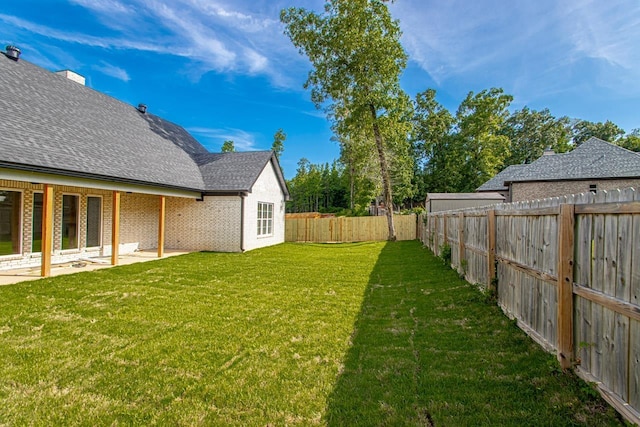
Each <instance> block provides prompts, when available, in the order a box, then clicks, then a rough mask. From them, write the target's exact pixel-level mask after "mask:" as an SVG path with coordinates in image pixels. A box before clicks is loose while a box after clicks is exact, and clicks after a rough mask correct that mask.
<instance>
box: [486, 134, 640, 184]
mask: <svg viewBox="0 0 640 427" xmlns="http://www.w3.org/2000/svg"><path fill="white" fill-rule="evenodd" d="M638 177H640V154H638V153H634V152H633V151H629V150H627V149H625V148H622V147H619V146H617V145H614V144H611V143H608V142H606V141H603V140H601V139H598V138H595V137H594V138H590V139H589V140H587V141H585V142H583V143H582V144H580V145H579V146H578V147H576V148H575V149H574V150H572V151H569V152H568V153H563V154H552V155H544V156H542V157H540V158H539V159H537V160H536V161H535V162H533V163H531V164H528V165H512V166H509V167H508V168H506V169H505V170H503V171H502V172H500V173H499V174H497V175H496V176H494V177H493V178H491V179H490V180H489V181H487V182H485V183H484V184H482V185H481V186H480V187H478V189H477V190H476V191H501V190H507V185H508V184H509V183H511V182H530V181H569V180H585V179H617V178H638Z"/></svg>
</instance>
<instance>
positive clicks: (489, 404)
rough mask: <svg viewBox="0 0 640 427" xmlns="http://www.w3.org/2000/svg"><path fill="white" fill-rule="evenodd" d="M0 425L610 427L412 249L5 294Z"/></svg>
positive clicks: (268, 260)
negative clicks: (579, 426) (513, 426)
mask: <svg viewBox="0 0 640 427" xmlns="http://www.w3.org/2000/svg"><path fill="white" fill-rule="evenodd" d="M0 425H236V426H276V425H278V426H280V425H301V426H307V425H329V426H343V425H344V426H357V425H362V426H376V425H381V426H382V425H383V426H403V425H407V426H414V425H415V426H430V425H435V426H464V425H473V426H477V425H516V426H521V425H530V426H542V425H553V426H562V425H589V426H597V425H620V421H619V420H618V418H617V417H616V414H615V411H613V410H612V409H611V408H609V407H607V406H606V404H604V403H603V402H602V401H601V400H600V399H599V398H596V397H594V392H593V390H592V389H591V388H590V387H589V386H588V385H587V384H585V383H583V382H581V381H579V380H577V379H576V378H575V377H573V376H571V375H567V374H564V373H562V372H560V371H559V370H558V369H557V368H556V364H555V361H554V357H553V356H551V355H548V354H546V353H544V352H543V351H541V350H540V349H539V348H538V347H537V346H536V345H535V344H533V343H532V341H531V340H529V339H528V338H527V337H526V336H525V335H524V334H523V333H522V332H521V331H520V330H518V329H517V328H516V327H515V326H514V324H513V322H511V321H509V320H508V319H506V318H505V317H504V316H503V315H502V314H501V313H500V311H499V310H498V309H497V307H495V306H493V305H490V304H488V303H486V302H485V301H484V297H483V296H482V295H481V294H480V293H479V292H478V291H477V290H476V289H475V288H473V287H472V286H470V285H467V284H466V283H465V282H463V281H461V280H459V279H458V278H457V275H456V273H454V272H453V271H451V270H450V269H448V268H445V267H444V266H443V264H442V263H441V262H440V261H439V260H438V259H436V258H434V257H433V256H431V255H430V254H429V253H428V252H427V251H426V250H424V249H422V248H421V247H420V244H419V243H418V242H398V243H392V244H391V243H389V244H387V243H365V244H348V245H296V244H285V245H280V246H276V247H271V248H266V249H261V250H256V251H252V252H249V253H246V254H217V253H196V254H190V255H185V256H180V257H173V258H169V259H165V260H161V261H153V262H148V263H140V264H134V265H130V266H124V267H117V268H112V269H106V270H100V271H96V272H87V273H79V274H75V275H71V276H61V277H57V278H52V279H46V280H39V281H35V282H25V283H21V284H18V285H11V286H5V287H0Z"/></svg>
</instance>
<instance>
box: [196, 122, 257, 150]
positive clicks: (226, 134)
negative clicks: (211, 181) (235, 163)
mask: <svg viewBox="0 0 640 427" xmlns="http://www.w3.org/2000/svg"><path fill="white" fill-rule="evenodd" d="M187 130H188V131H189V132H190V133H192V134H193V135H195V136H197V137H200V138H202V139H203V140H204V141H203V143H204V145H205V146H207V147H209V148H211V149H214V151H215V150H217V151H219V150H220V147H222V143H223V142H224V141H227V140H231V141H233V145H234V147H235V149H236V151H252V150H256V149H257V148H256V140H255V136H254V135H253V134H251V133H249V132H246V131H244V130H241V129H234V128H206V127H190V128H187Z"/></svg>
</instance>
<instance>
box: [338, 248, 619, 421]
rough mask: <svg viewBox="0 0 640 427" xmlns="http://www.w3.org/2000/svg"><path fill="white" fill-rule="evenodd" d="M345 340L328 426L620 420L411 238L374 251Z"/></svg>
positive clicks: (471, 287)
mask: <svg viewBox="0 0 640 427" xmlns="http://www.w3.org/2000/svg"><path fill="white" fill-rule="evenodd" d="M351 340H352V343H351V344H352V345H351V347H350V349H349V351H348V353H347V355H346V357H345V360H344V367H343V369H342V371H341V373H340V375H339V377H338V379H337V382H336V385H335V387H334V389H333V391H332V393H331V394H330V396H329V397H328V400H327V409H326V422H327V425H329V426H404V425H410V426H434V425H447V426H460V425H474V426H476V425H554V426H555V425H585V422H581V421H583V420H588V423H589V424H588V425H620V424H617V420H616V419H615V416H612V414H611V410H610V408H609V409H607V408H606V405H604V406H605V408H604V409H600V410H594V407H595V406H597V404H596V403H594V401H593V400H592V399H591V398H590V397H589V396H586V395H585V394H584V393H583V392H582V391H581V388H583V387H584V386H585V385H586V384H584V383H582V384H580V381H579V380H578V379H577V378H576V377H575V376H573V375H568V374H563V373H562V372H559V371H558V369H557V368H555V369H554V367H555V358H554V357H553V356H552V355H550V354H547V353H545V352H544V351H542V350H541V349H540V348H539V347H538V346H537V345H536V344H535V343H534V342H533V341H532V340H530V339H529V338H528V337H527V336H526V335H525V334H524V333H523V332H522V331H520V330H519V329H518V328H517V326H515V324H514V323H513V322H512V321H510V320H509V319H507V318H506V317H505V316H504V315H503V314H502V313H501V311H500V309H499V308H498V307H497V306H495V305H491V304H487V303H486V302H485V298H484V296H483V295H482V294H481V293H480V292H479V291H478V290H477V289H475V287H474V286H472V285H469V284H468V283H466V282H464V281H462V280H460V279H459V278H458V275H457V273H455V272H454V271H452V270H451V269H449V268H447V267H445V266H444V264H443V263H442V262H441V261H440V260H439V259H438V258H435V257H433V256H432V255H431V254H429V253H428V252H427V250H424V249H422V248H421V247H420V244H419V242H416V241H412V242H394V243H388V244H386V245H385V247H384V248H383V250H382V251H381V253H380V256H379V258H378V260H377V263H376V265H375V267H374V270H373V272H372V273H371V276H370V280H369V285H368V287H367V289H366V294H365V296H364V299H363V303H362V307H361V310H360V313H359V316H358V318H357V320H356V323H355V325H354V330H353V334H352V339H351ZM587 388H588V387H587ZM614 415H615V411H614Z"/></svg>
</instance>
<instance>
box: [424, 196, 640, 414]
mask: <svg viewBox="0 0 640 427" xmlns="http://www.w3.org/2000/svg"><path fill="white" fill-rule="evenodd" d="M639 202H640V194H639V193H638V192H636V191H634V190H632V189H629V190H624V191H610V192H602V191H601V192H598V193H597V194H592V193H586V194H580V195H575V196H567V197H562V198H552V199H545V200H540V201H531V202H519V203H512V204H503V205H496V206H493V207H491V208H490V209H489V208H475V209H472V210H466V211H465V212H464V216H463V215H460V211H449V212H444V213H443V212H440V213H438V215H433V214H429V215H427V217H426V223H427V225H426V226H425V231H424V234H423V235H424V236H425V245H427V246H429V247H430V248H431V249H432V250H434V252H437V251H439V250H440V248H441V247H442V244H443V243H444V242H448V243H449V244H450V245H451V246H452V267H453V268H455V269H458V270H459V269H460V268H461V263H462V260H466V263H465V264H466V279H467V280H468V281H470V282H472V283H483V284H486V286H489V284H490V283H491V278H490V271H491V270H492V266H491V265H490V262H491V261H490V260H491V259H494V260H497V263H495V264H494V265H495V268H496V272H495V274H496V277H497V279H498V280H497V289H496V290H497V295H498V304H499V305H500V306H501V307H502V309H503V311H504V312H505V313H506V314H507V315H508V316H509V317H511V318H516V319H517V320H518V325H519V326H520V327H521V328H522V329H524V330H525V331H526V332H527V333H528V334H529V335H530V336H531V337H532V338H533V339H534V340H536V341H537V342H539V343H540V344H541V345H542V346H544V348H545V349H547V350H549V351H558V350H557V349H558V348H560V349H561V350H559V351H562V352H563V353H564V354H565V358H564V359H565V360H562V363H563V365H564V366H570V362H572V361H571V360H569V358H570V357H571V351H570V349H571V347H573V350H574V353H573V354H574V357H576V358H577V364H578V365H579V369H578V372H579V373H580V375H581V376H582V377H583V378H588V379H589V380H590V381H591V380H593V381H597V382H598V389H599V390H600V391H601V393H602V394H603V395H604V396H605V398H606V399H607V400H608V401H609V402H610V403H612V404H613V405H614V406H615V407H616V409H618V410H619V411H620V412H621V413H622V414H623V415H624V416H625V417H627V418H628V419H629V420H631V421H632V422H635V423H640V317H639V315H640V245H639V244H638V242H640V203H639ZM563 204H565V205H573V207H572V208H571V210H572V221H573V222H574V227H572V229H573V234H574V236H573V241H572V245H573V250H570V249H569V250H567V251H565V257H567V258H566V259H567V260H569V261H566V263H570V264H572V265H573V273H572V274H568V276H567V273H564V274H565V278H564V280H563V279H562V275H561V273H562V272H563V271H566V270H564V267H563V270H559V266H561V265H565V267H568V265H567V264H566V263H565V264H560V263H559V262H558V257H559V252H558V247H559V240H558V233H559V231H560V229H559V222H558V217H559V216H560V211H561V205H563ZM490 210H493V211H494V212H495V213H494V214H490V213H489V212H490ZM490 217H493V221H494V222H493V225H492V226H491V227H490V226H489V222H490V220H489V218H490ZM490 234H493V239H494V240H493V241H491V239H490ZM458 245H460V246H458ZM460 248H462V249H463V250H462V251H459V249H460ZM492 249H493V250H492ZM569 252H570V253H569ZM571 258H572V259H573V262H572V263H571V262H570V259H571ZM558 276H561V277H560V279H558ZM570 276H571V277H570ZM567 277H568V278H567ZM571 279H572V280H571ZM557 280H562V284H563V285H564V284H565V283H564V282H566V281H568V282H571V281H572V282H573V283H572V284H571V285H572V286H570V287H569V288H566V286H565V291H564V293H563V294H562V295H563V298H561V299H559V298H558V296H559V290H560V288H559V287H558V286H557V285H558V284H559V283H560V282H558V283H556V281H557ZM574 283H575V284H574ZM566 292H570V295H571V296H568V295H567V293H566ZM571 303H572V304H573V309H570V308H569V309H567V307H568V306H569V305H571ZM559 313H560V314H561V315H562V316H563V317H562V318H563V319H564V323H563V325H564V327H565V330H567V329H568V330H571V329H572V330H573V333H572V335H570V336H569V337H568V338H567V336H564V339H563V340H562V342H563V344H562V346H561V347H557V345H558V344H559V339H560V338H562V336H560V335H559V334H558V328H559V326H560V323H559V321H558V320H559V316H558V314H559ZM567 324H568V325H569V326H568V327H567ZM563 349H564V350H563ZM567 349H569V350H567Z"/></svg>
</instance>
